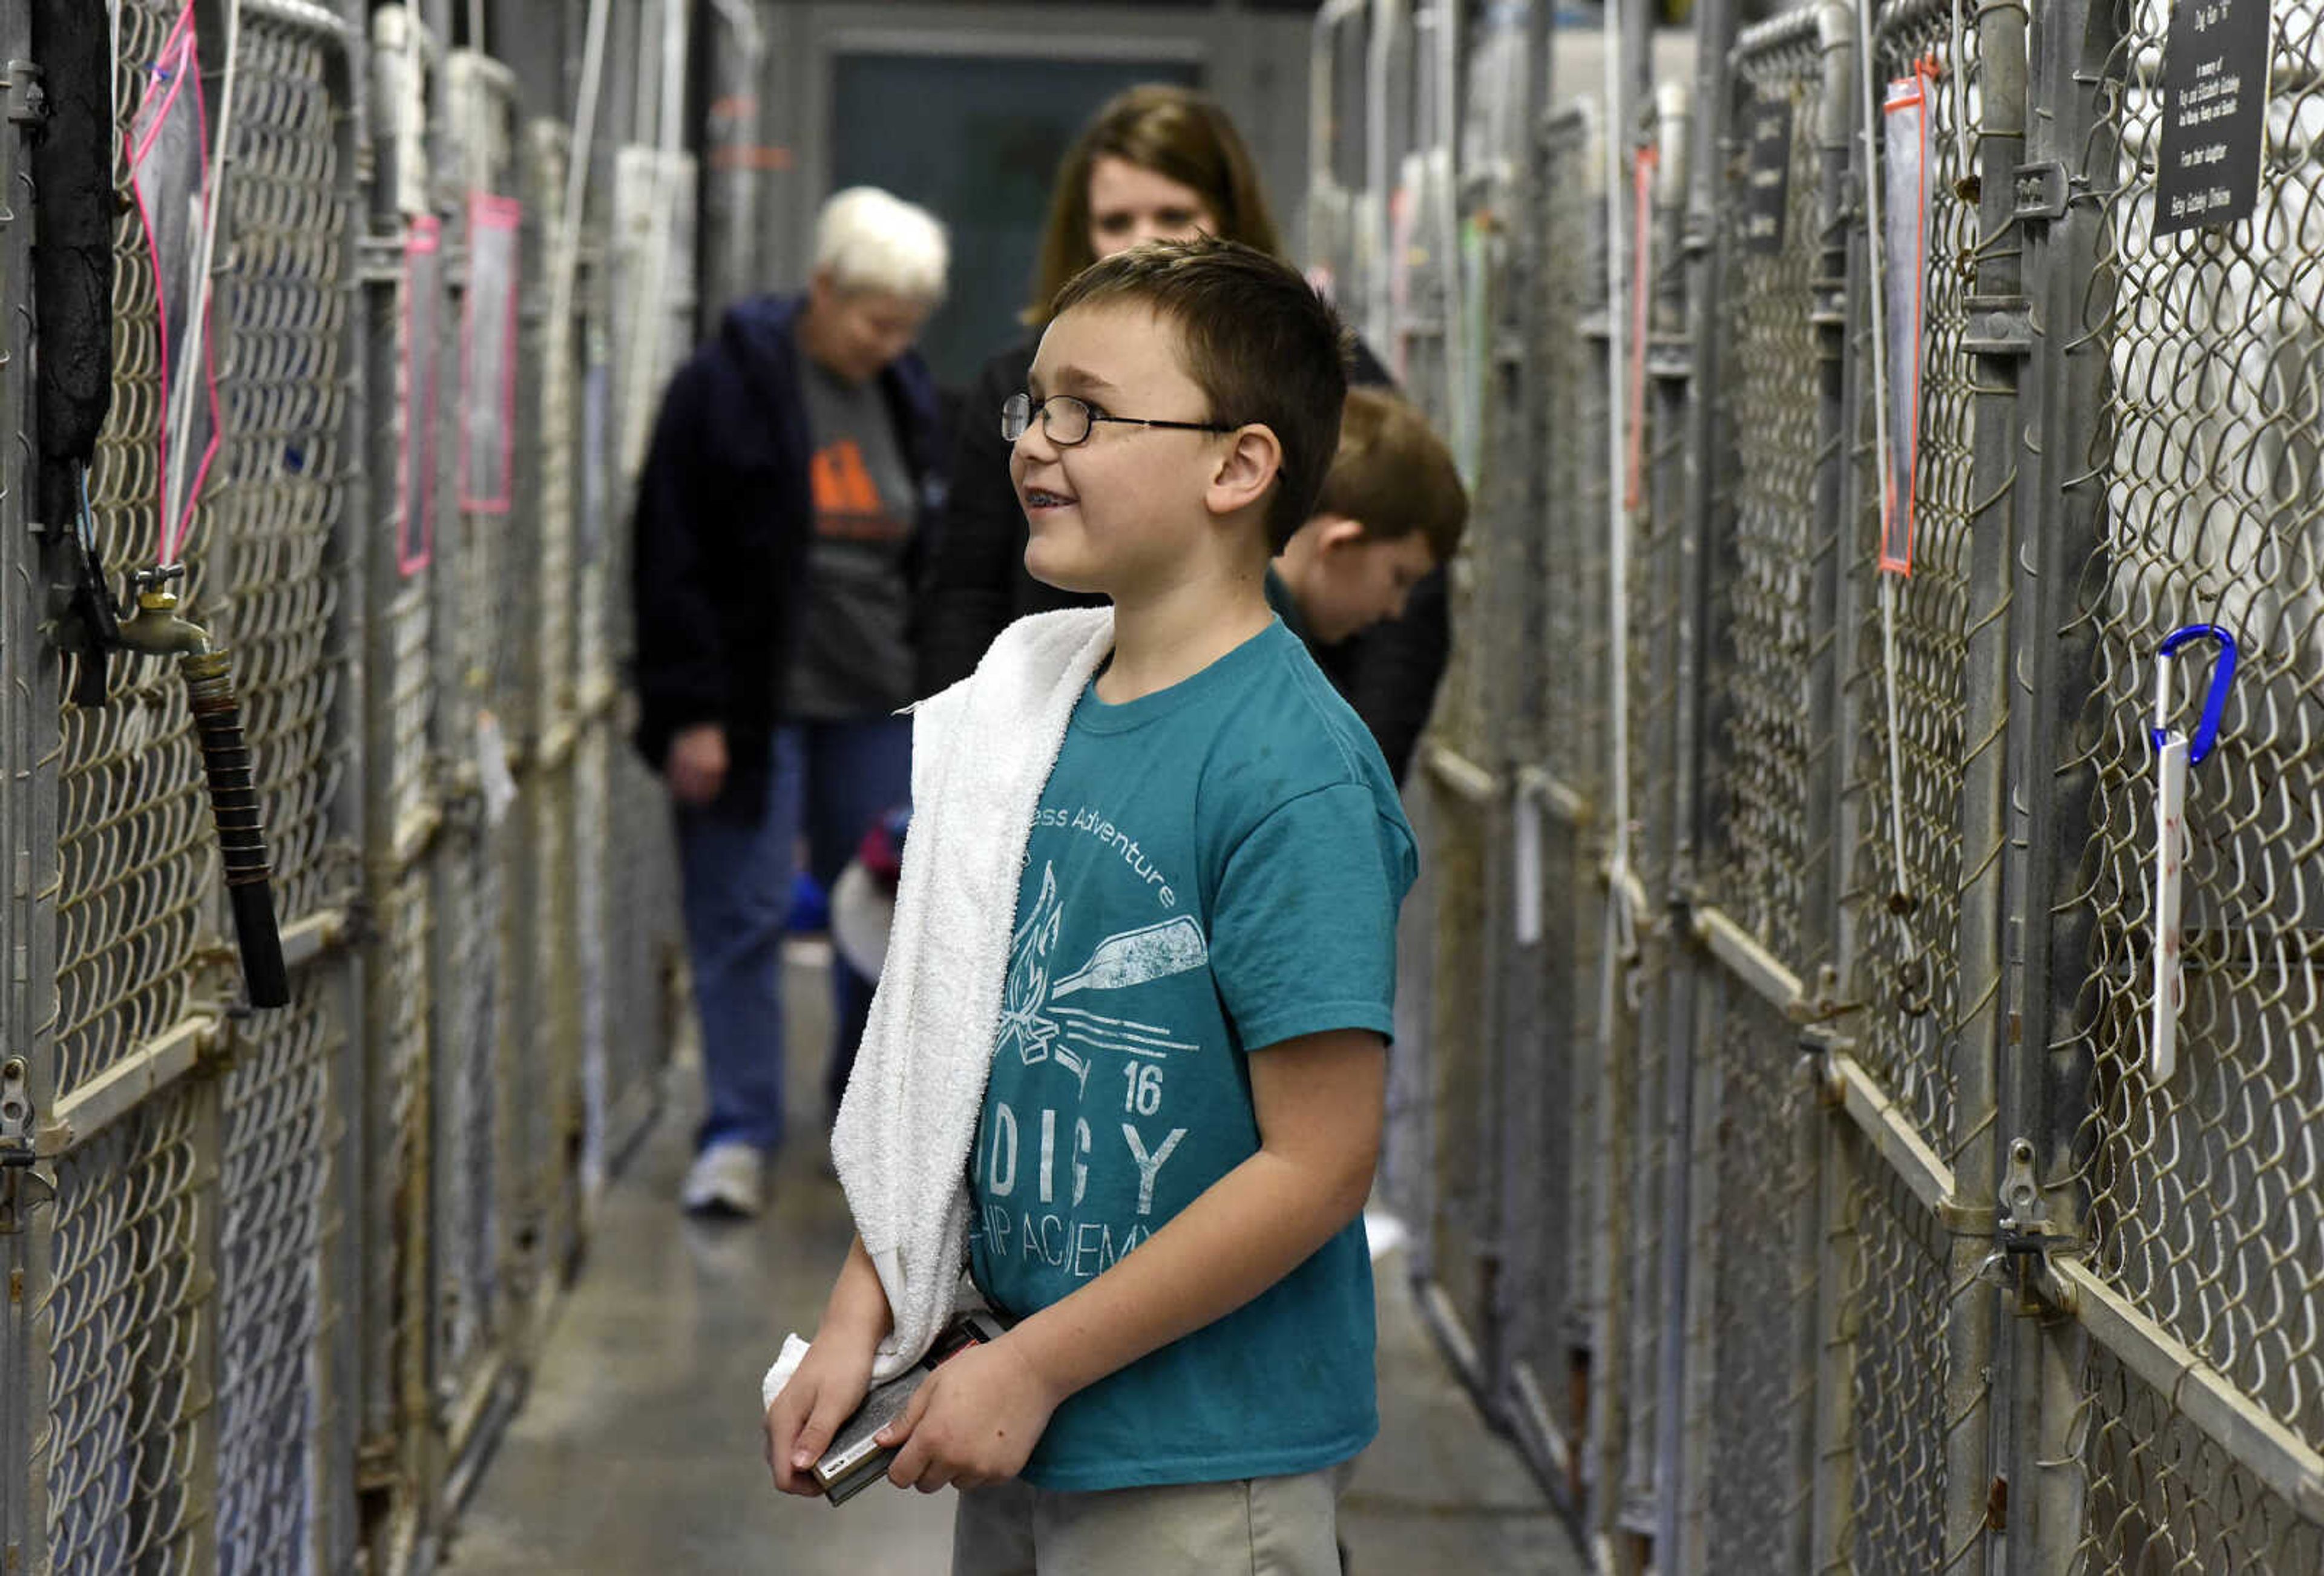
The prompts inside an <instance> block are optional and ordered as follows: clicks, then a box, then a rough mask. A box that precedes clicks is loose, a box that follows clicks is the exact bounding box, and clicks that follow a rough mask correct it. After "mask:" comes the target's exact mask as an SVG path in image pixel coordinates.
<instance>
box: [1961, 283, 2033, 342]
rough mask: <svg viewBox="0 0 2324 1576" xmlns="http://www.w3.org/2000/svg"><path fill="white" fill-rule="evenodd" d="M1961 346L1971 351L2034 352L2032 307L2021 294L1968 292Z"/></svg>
mask: <svg viewBox="0 0 2324 1576" xmlns="http://www.w3.org/2000/svg"><path fill="white" fill-rule="evenodd" d="M1961 348H1962V349H1963V350H1965V351H1967V352H1969V355H2033V306H2032V303H2030V302H2028V301H2027V300H2025V298H2024V297H2023V296H1971V297H1970V298H1969V331H1968V332H1967V333H1966V334H1964V335H1962V336H1961Z"/></svg>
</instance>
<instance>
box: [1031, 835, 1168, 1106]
mask: <svg viewBox="0 0 2324 1576" xmlns="http://www.w3.org/2000/svg"><path fill="white" fill-rule="evenodd" d="M1064 922H1065V903H1064V901H1063V899H1060V898H1059V897H1058V895H1057V868H1056V862H1054V861H1052V862H1046V863H1044V864H1043V865H1042V867H1041V892H1040V896H1039V897H1038V898H1037V899H1035V900H1034V903H1033V911H1032V913H1030V914H1029V915H1028V916H1027V917H1026V919H1025V923H1024V924H1023V925H1022V926H1019V928H1018V931H1017V935H1016V936H1015V937H1014V938H1013V939H1012V940H1011V942H1010V948H1009V982H1008V986H1007V990H1006V991H1005V993H1004V995H1003V997H1002V1000H1001V1043H1000V1046H999V1050H1000V1051H1001V1053H1003V1054H1006V1053H1007V1052H1009V1051H1010V1050H1014V1051H1015V1052H1016V1053H1017V1055H1018V1057H1019V1059H1020V1060H1022V1061H1023V1062H1024V1064H1026V1065H1027V1066H1028V1067H1029V1066H1033V1065H1035V1064H1038V1063H1041V1062H1044V1061H1047V1060H1048V1059H1050V1058H1051V1057H1053V1056H1054V1057H1055V1058H1056V1062H1057V1064H1058V1065H1060V1066H1062V1067H1064V1068H1065V1070H1066V1071H1067V1072H1069V1073H1071V1074H1074V1078H1075V1079H1076V1080H1077V1081H1078V1083H1080V1085H1081V1088H1082V1092H1084V1093H1086V1092H1088V1089H1089V1069H1090V1063H1091V1059H1092V1053H1093V1052H1097V1051H1118V1052H1120V1053H1121V1054H1122V1055H1130V1056H1145V1057H1150V1058H1152V1059H1153V1060H1155V1061H1157V1062H1158V1061H1162V1060H1165V1059H1167V1057H1168V1055H1169V1054H1170V1053H1171V1052H1172V1051H1191V1050H1193V1049H1194V1046H1193V1045H1191V1044H1189V1043H1186V1042H1184V1041H1179V1040H1175V1039H1173V1038H1172V1037H1171V1034H1170V1030H1169V1029H1168V1028H1164V1027H1162V1026H1161V1025H1158V1024H1151V1023H1140V1022H1139V1021H1138V1020H1136V1019H1134V1018H1121V1017H1116V1016H1113V1015H1111V1014H1108V1013H1102V1012H1096V1011H1093V1010H1091V1009H1088V1008H1085V1007H1060V1006H1058V1005H1057V1002H1058V1000H1059V999H1060V998H1062V997H1066V996H1072V995H1075V994H1078V993H1080V992H1082V991H1126V990H1129V989H1131V988H1132V987H1135V986H1139V985H1144V984H1149V983H1151V982H1154V981H1156V980H1166V979H1168V978H1169V977H1170V976H1172V975H1174V974H1185V973H1191V972H1194V970H1196V969H1199V968H1203V967H1205V966H1206V965H1207V964H1208V963H1210V961H1211V954H1210V948H1209V946H1208V945H1206V944H1205V943H1204V941H1203V927H1202V926H1200V925H1197V924H1196V923H1195V922H1194V919H1193V918H1191V917H1188V916H1186V915H1184V914H1181V915H1178V916H1176V917H1174V918H1170V919H1166V920H1163V921H1162V922H1161V923H1160V924H1158V925H1147V926H1139V928H1138V929H1135V930H1125V931H1121V932H1120V933H1118V934H1116V935H1109V936H1107V937H1106V938H1105V939H1104V940H1102V941H1101V942H1099V943H1098V944H1097V945H1096V946H1094V947H1093V948H1092V949H1091V950H1090V954H1089V956H1088V957H1087V958H1086V959H1084V960H1083V962H1082V963H1081V966H1080V967H1078V968H1076V969H1074V970H1073V971H1072V972H1069V973H1065V974H1063V975H1060V974H1058V973H1057V972H1056V958H1055V957H1054V956H1053V955H1052V954H1054V953H1055V952H1056V946H1057V937H1058V935H1059V933H1060V931H1061V929H1062V927H1063V926H1064Z"/></svg>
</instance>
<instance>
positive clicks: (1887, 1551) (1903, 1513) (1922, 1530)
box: [1835, 1133, 1959, 1576]
mask: <svg viewBox="0 0 2324 1576" xmlns="http://www.w3.org/2000/svg"><path fill="white" fill-rule="evenodd" d="M1839 1148H1840V1153H1841V1155H1842V1156H1843V1157H1844V1162H1843V1163H1844V1165H1845V1167H1846V1169H1845V1172H1844V1175H1845V1176H1846V1178H1847V1181H1846V1188H1845V1192H1844V1194H1843V1203H1842V1205H1841V1213H1840V1221H1839V1223H1838V1225H1837V1228H1836V1231H1835V1235H1836V1237H1837V1238H1838V1239H1839V1241H1838V1243H1837V1244H1836V1246H1837V1247H1839V1249H1840V1252H1839V1254H1838V1257H1839V1258H1840V1265H1839V1266H1836V1268H1837V1269H1838V1270H1839V1273H1841V1274H1843V1275H1845V1276H1847V1277H1848V1278H1847V1281H1846V1283H1845V1288H1844V1290H1843V1292H1842V1296H1841V1304H1840V1310H1841V1311H1840V1329H1839V1331H1838V1332H1837V1333H1836V1339H1837V1341H1838V1342H1839V1343H1840V1346H1841V1347H1842V1348H1843V1349H1844V1350H1846V1352H1847V1354H1848V1356H1849V1358H1850V1359H1852V1360H1851V1362H1850V1364H1849V1378H1847V1379H1846V1380H1845V1381H1844V1382H1846V1383H1847V1384H1848V1385H1849V1432H1848V1434H1847V1436H1846V1438H1845V1439H1843V1440H1840V1441H1838V1442H1835V1443H1836V1444H1837V1447H1838V1448H1840V1449H1842V1450H1844V1451H1846V1452H1848V1454H1849V1458H1850V1484H1851V1492H1850V1496H1849V1502H1848V1506H1847V1509H1846V1513H1845V1516H1846V1519H1845V1521H1844V1523H1843V1530H1842V1535H1841V1539H1840V1548H1839V1550H1838V1553H1839V1555H1840V1559H1841V1560H1842V1561H1844V1562H1845V1563H1844V1564H1843V1565H1842V1567H1841V1568H1842V1569H1845V1570H1849V1571H1859V1572H1863V1573H1864V1576H1871V1572H1874V1571H1948V1570H1952V1569H1956V1568H1958V1563H1959V1562H1957V1561H1955V1560H1950V1559H1948V1558H1947V1555H1948V1553H1950V1551H1948V1550H1946V1549H1945V1548H1944V1510H1945V1432H1944V1422H1945V1420H1946V1419H1947V1418H1948V1417H1949V1415H1950V1413H1949V1411H1948V1407H1947V1402H1948V1396H1949V1387H1948V1382H1947V1379H1948V1376H1947V1371H1946V1370H1947V1355H1946V1346H1945V1316H1946V1311H1947V1303H1948V1298H1947V1289H1948V1288H1947V1286H1946V1277H1945V1253H1946V1246H1945V1241H1944V1239H1943V1236H1942V1234H1941V1232H1940V1231H1939V1230H1937V1228H1936V1225H1935V1222H1934V1221H1933V1220H1932V1218H1931V1217H1930V1216H1929V1214H1928V1212H1927V1211H1926V1210H1925V1209H1923V1207H1922V1205H1921V1203H1920V1202H1919V1201H1918V1200H1917V1199H1915V1198H1914V1196H1913V1195H1912V1194H1910V1193H1909V1192H1908V1191H1906V1189H1905V1188H1904V1185H1903V1184H1901V1183H1900V1182H1898V1181H1896V1180H1895V1177H1894V1175H1893V1174H1891V1173H1890V1172H1889V1171H1888V1170H1887V1168H1886V1166H1885V1165H1884V1164H1883V1163H1882V1162H1881V1160H1880V1158H1879V1157H1878V1156H1877V1153H1875V1152H1874V1151H1873V1150H1872V1148H1871V1147H1870V1146H1868V1145H1867V1144H1865V1143H1864V1142H1863V1141H1862V1140H1860V1139H1859V1138H1858V1137H1857V1136H1856V1135H1854V1134H1852V1133H1851V1134H1844V1135H1842V1137H1841V1139H1840V1145H1839Z"/></svg>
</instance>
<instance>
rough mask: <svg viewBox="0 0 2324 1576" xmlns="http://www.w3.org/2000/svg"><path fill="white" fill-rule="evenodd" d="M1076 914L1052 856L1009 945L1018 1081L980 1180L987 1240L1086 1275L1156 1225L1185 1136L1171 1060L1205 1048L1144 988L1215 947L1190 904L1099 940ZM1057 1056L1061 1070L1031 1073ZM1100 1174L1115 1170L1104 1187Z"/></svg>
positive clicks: (1010, 1063)
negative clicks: (1168, 1104) (1173, 1115)
mask: <svg viewBox="0 0 2324 1576" xmlns="http://www.w3.org/2000/svg"><path fill="white" fill-rule="evenodd" d="M1097 825H1099V822H1098V821H1097V820H1096V819H1095V818H1094V817H1093V818H1092V819H1091V829H1093V830H1094V829H1095V827H1096V826H1097ZM1174 896H1175V894H1174ZM1074 918H1075V915H1074V913H1073V912H1072V911H1071V907H1070V906H1069V905H1068V904H1067V902H1066V901H1065V897H1064V894H1063V891H1062V890H1061V889H1060V886H1059V883H1058V880H1057V871H1056V862H1055V861H1053V860H1052V861H1044V862H1043V863H1042V865H1041V875H1040V881H1039V885H1038V887H1037V889H1036V892H1035V896H1034V899H1033V901H1032V903H1031V905H1030V907H1029V908H1028V911H1027V913H1026V915H1025V919H1024V923H1023V924H1022V925H1020V926H1018V929H1017V933H1016V935H1014V936H1013V937H1012V938H1011V941H1010V959H1009V973H1008V978H1007V982H1006V984H1005V986H1004V988H1003V992H1002V1000H1001V1027H1000V1033H999V1036H998V1037H997V1042H996V1044H995V1046H994V1052H993V1054H994V1058H995V1074H994V1083H995V1085H996V1086H998V1087H1005V1088H1006V1089H1007V1090H1008V1093H1007V1095H1006V1096H1004V1097H1002V1098H1000V1099H997V1100H995V1101H993V1102H992V1103H991V1105H990V1106H989V1107H988V1109H987V1111H986V1117H987V1120H986V1123H985V1130H984V1132H983V1134H982V1140H981V1144H980V1149H979V1154H978V1157H977V1161H978V1166H979V1175H978V1178H977V1180H978V1182H979V1184H981V1191H982V1194H983V1197H984V1207H983V1209H982V1221H981V1227H982V1235H983V1236H984V1238H985V1240H986V1243H987V1246H988V1249H989V1250H990V1251H991V1252H993V1253H996V1254H999V1255H1001V1256H1004V1257H1006V1258H1010V1259H1012V1260H1026V1261H1032V1262H1037V1263H1038V1264H1040V1265H1045V1266H1047V1268H1048V1269H1049V1270H1050V1271H1052V1272H1055V1271H1063V1272H1064V1273H1065V1275H1066V1276H1070V1277H1071V1278H1073V1279H1074V1280H1086V1279H1088V1278H1089V1277H1091V1276H1094V1275H1098V1274H1101V1273H1102V1272H1103V1271H1104V1270H1105V1269H1106V1268H1108V1267H1111V1265H1112V1264H1113V1263H1114V1262H1115V1261H1116V1260H1117V1259H1119V1258H1120V1257H1121V1256H1122V1255H1123V1254H1125V1253H1128V1252H1129V1251H1130V1249H1133V1248H1135V1247H1136V1246H1138V1244H1139V1242H1141V1241H1143V1240H1145V1239H1146V1238H1147V1237H1149V1236H1151V1235H1152V1234H1153V1230H1154V1227H1155V1224H1156V1223H1157V1222H1156V1220H1155V1200H1156V1193H1155V1187H1156V1181H1157V1177H1158V1176H1159V1175H1160V1173H1161V1170H1162V1167H1163V1166H1165V1165H1166V1164H1167V1162H1168V1161H1169V1160H1170V1158H1171V1157H1173V1156H1174V1155H1175V1154H1176V1153H1177V1152H1178V1148H1179V1146H1180V1145H1181V1144H1182V1143H1183V1142H1185V1139H1186V1138H1187V1136H1188V1133H1187V1129H1185V1127H1184V1126H1179V1125H1173V1124H1172V1123H1170V1121H1169V1120H1168V1118H1167V1116H1164V1114H1163V1107H1164V1104H1165V1094H1166V1092H1167V1087H1168V1083H1169V1073H1168V1069H1167V1064H1168V1063H1169V1061H1170V1058H1171V1056H1172V1055H1173V1054H1174V1053H1183V1052H1194V1051H1199V1050H1200V1049H1201V1048H1202V1046H1201V1045H1200V1043H1199V1040H1198V1039H1197V1038H1195V1037H1189V1036H1187V1035H1186V1034H1185V1033H1183V1032H1182V1031H1180V1030H1177V1029H1174V1028H1172V1027H1170V1025H1169V1024H1167V1023H1164V1022H1157V1021H1155V1020H1156V1019H1157V1018H1167V1017H1168V1016H1170V1015H1169V1014H1168V1013H1167V1012H1165V1011H1157V1010H1156V1009H1154V1008H1152V1007H1151V1006H1147V1007H1144V1008H1142V1009H1141V1006H1140V998H1141V997H1144V998H1146V999H1147V1000H1148V1001H1150V1000H1151V999H1152V997H1153V995H1154V992H1153V991H1149V990H1141V987H1150V986H1153V985H1156V984H1157V983H1159V982H1164V981H1167V980H1172V979H1176V978H1177V977H1178V976H1180V975H1185V974H1192V973H1196V972H1201V971H1203V970H1206V969H1207V968H1208V967H1209V966H1210V946H1209V944H1208V942H1207V940H1206V939H1205V937H1204V936H1203V927H1202V926H1201V924H1200V923H1199V922H1198V921H1197V920H1195V919H1194V917H1192V916H1190V915H1185V914H1177V915H1173V916H1171V917H1168V918H1167V919H1163V920H1160V921H1157V922H1156V923H1153V924H1148V925H1140V926H1133V927H1131V928H1129V929H1126V930H1118V931H1113V932H1111V933H1110V934H1106V935H1103V936H1102V939H1100V940H1098V941H1096V942H1095V943H1094V944H1090V943H1088V942H1087V941H1086V939H1085V938H1086V936H1087V935H1088V932H1087V931H1086V930H1078V929H1077V927H1076V926H1075V925H1074ZM1076 935H1080V936H1081V937H1083V938H1084V939H1083V940H1080V941H1075V940H1074V939H1073V938H1074V937H1075V936H1076ZM1166 994H1167V993H1166ZM1101 1066H1102V1067H1104V1068H1106V1069H1108V1071H1106V1072H1104V1073H1103V1074H1102V1079H1103V1082H1102V1083H1101V1084H1099V1085H1098V1086H1096V1087H1093V1085H1092V1079H1091V1074H1093V1072H1095V1071H1097V1070H1098V1069H1099V1068H1100V1067H1101ZM1048 1068H1054V1069H1056V1072H1057V1073H1058V1074H1062V1075H1063V1076H1061V1077H1056V1078H1052V1077H1050V1076H1048V1075H1047V1072H1046V1071H1043V1072H1038V1073H1034V1072H1029V1071H1028V1070H1031V1069H1048ZM1117 1076H1118V1077H1119V1079H1120V1082H1119V1083H1118V1084H1117V1083H1115V1082H1114V1081H1115V1079H1116V1077H1117ZM1157 1119H1158V1120H1157ZM1093 1172H1095V1173H1096V1174H1097V1175H1099V1176H1100V1177H1101V1178H1104V1177H1111V1178H1114V1179H1115V1181H1114V1182H1113V1183H1111V1184H1101V1185H1100V1186H1099V1187H1098V1188H1097V1189H1096V1196H1094V1197H1093V1196H1091V1187H1090V1184H1091V1180H1092V1175H1093Z"/></svg>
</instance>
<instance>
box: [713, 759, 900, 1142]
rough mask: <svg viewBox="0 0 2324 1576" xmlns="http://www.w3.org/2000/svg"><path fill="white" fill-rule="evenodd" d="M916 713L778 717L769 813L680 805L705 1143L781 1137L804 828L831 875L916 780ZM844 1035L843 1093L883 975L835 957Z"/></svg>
mask: <svg viewBox="0 0 2324 1576" xmlns="http://www.w3.org/2000/svg"><path fill="white" fill-rule="evenodd" d="M911 763H912V724H911V721H910V719H909V718H907V717H865V718H861V719H856V720H852V721H848V722H844V723H796V724H793V725H790V726H787V727H783V728H779V729H777V730H776V733H775V741H774V769H773V770H772V771H771V772H770V773H769V776H768V784H767V804H766V814H765V815H764V816H762V817H761V820H760V821H759V823H758V825H744V824H743V823H742V822H740V821H737V820H733V819H731V818H729V817H726V816H715V815H711V814H707V813H705V812H704V811H701V810H696V809H690V808H687V807H683V806H681V807H680V808H679V810H678V866H679V875H680V878H681V880H682V881H683V884H684V887H685V908H686V937H687V953H688V954H689V955H690V956H691V958H692V960H693V964H694V997H695V1004H696V1009H697V1010H698V1011H699V1013H700V1014H701V1018H702V1064H703V1074H704V1082H705V1083H706V1084H707V1086H708V1094H709V1100H708V1102H707V1103H708V1113H707V1114H706V1115H705V1118H704V1119H703V1123H702V1128H701V1130H700V1132H699V1133H698V1134H697V1135H696V1140H695V1141H696V1145H697V1146H701V1147H706V1146H708V1145H710V1144H713V1143H716V1142H720V1141H738V1142H742V1143H746V1144H752V1145H755V1146H756V1147H759V1148H761V1149H762V1150H765V1151H767V1152H769V1153H770V1154H771V1153H772V1152H773V1151H774V1150H775V1149H776V1148H777V1147H779V1146H780V1145H781V1143H782V1138H783V1000H782V969H783V963H782V943H783V921H784V919H785V917H787V916H788V914H789V912H790V900H791V880H792V875H793V872H794V869H795V866H796V863H797V860H798V843H799V840H800V837H801V835H802V834H804V835H805V837H806V840H807V869H808V870H809V871H811V872H812V873H813V874H814V876H815V878H816V880H818V881H821V882H823V883H824V884H825V886H826V887H828V886H829V885H830V883H831V882H832V881H833V880H835V879H836V878H837V876H838V874H839V872H840V871H842V870H844V869H845V868H846V866H847V862H848V861H849V860H850V859H852V858H853V857H854V854H855V848H856V845H857V844H858V843H861V842H862V838H863V834H864V833H865V832H866V831H867V830H869V829H870V827H871V823H872V822H873V821H874V820H876V819H878V818H879V817H880V816H881V815H883V814H884V813H886V812H887V811H888V810H890V809H891V808H893V807H894V806H898V805H900V804H903V803H904V802H905V801H906V800H908V798H909V797H911V791H912V764H911ZM831 980H832V1005H833V1018H834V1020H835V1028H836V1033H835V1036H834V1038H833V1046H832V1057H831V1070H830V1073H829V1075H828V1077H827V1079H826V1082H825V1089H826V1092H828V1093H829V1094H830V1095H831V1098H832V1100H833V1101H834V1103H836V1101H837V1099H838V1093H839V1091H840V1090H842V1089H844V1088H845V1087H846V1079H847V1069H848V1067H849V1066H850V1065H851V1064H853V1061H854V1057H855V1045H856V1041H857V1040H858V1039H860V1038H861V1037H862V1033H863V1021H864V1018H865V1017H866V1015H867V1014H868V1013H869V1012H870V1010H871V986H872V982H871V981H870V980H867V979H865V978H864V977H863V976H862V975H861V974H859V973H857V972H855V971H854V970H853V969H851V968H849V967H848V966H847V965H846V964H845V963H842V962H841V961H840V960H839V959H838V957H837V956H836V955H835V956H834V957H833V959H832V963H831Z"/></svg>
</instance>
